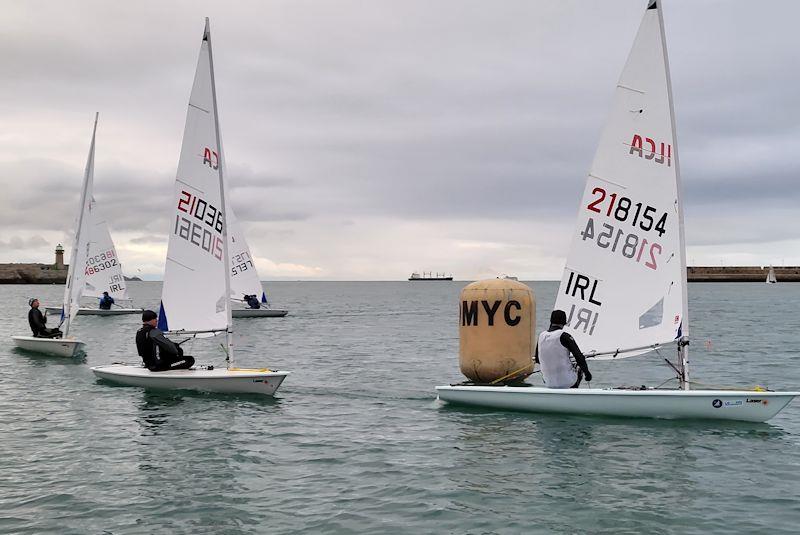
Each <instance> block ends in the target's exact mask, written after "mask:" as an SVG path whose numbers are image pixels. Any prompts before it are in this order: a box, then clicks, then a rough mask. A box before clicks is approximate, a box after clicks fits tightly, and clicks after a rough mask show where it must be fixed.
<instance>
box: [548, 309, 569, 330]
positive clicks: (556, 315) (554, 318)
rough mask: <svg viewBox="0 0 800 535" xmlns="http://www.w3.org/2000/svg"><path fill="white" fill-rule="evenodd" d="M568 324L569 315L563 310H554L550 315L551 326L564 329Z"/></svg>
mask: <svg viewBox="0 0 800 535" xmlns="http://www.w3.org/2000/svg"><path fill="white" fill-rule="evenodd" d="M566 324H567V313H566V312H564V311H563V310H554V311H553V312H551V313H550V325H554V326H556V327H563V326H564V325H566Z"/></svg>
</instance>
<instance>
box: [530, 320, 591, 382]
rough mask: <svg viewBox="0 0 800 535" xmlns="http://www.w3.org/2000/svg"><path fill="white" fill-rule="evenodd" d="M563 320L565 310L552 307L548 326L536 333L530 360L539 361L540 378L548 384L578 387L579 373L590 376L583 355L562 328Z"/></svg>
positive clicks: (580, 377) (588, 379) (564, 321)
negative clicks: (543, 330) (535, 342)
mask: <svg viewBox="0 0 800 535" xmlns="http://www.w3.org/2000/svg"><path fill="white" fill-rule="evenodd" d="M566 323H567V314H566V313H565V312H564V311H563V310H554V311H553V312H552V314H550V328H549V329H547V331H546V332H543V333H542V334H540V335H539V343H538V344H537V346H536V353H535V355H534V360H535V361H536V362H538V363H539V364H540V365H541V368H542V379H543V380H544V384H545V386H546V387H548V388H578V385H580V384H581V379H583V377H586V380H587V381H591V380H592V374H591V373H590V372H589V366H587V365H586V358H585V357H584V356H583V353H581V350H580V348H579V347H578V344H577V343H575V339H574V338H573V337H572V336H571V335H570V334H569V333H566V332H564V325H566ZM570 353H572V356H573V357H574V358H575V360H574V361H573V360H572V359H571V358H570ZM576 363H577V364H576Z"/></svg>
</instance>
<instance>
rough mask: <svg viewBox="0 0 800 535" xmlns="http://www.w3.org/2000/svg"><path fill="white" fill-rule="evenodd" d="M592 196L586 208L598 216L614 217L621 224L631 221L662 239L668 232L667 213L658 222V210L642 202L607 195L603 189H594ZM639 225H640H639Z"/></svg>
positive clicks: (613, 194)
mask: <svg viewBox="0 0 800 535" xmlns="http://www.w3.org/2000/svg"><path fill="white" fill-rule="evenodd" d="M592 196H593V197H595V198H594V200H592V202H590V203H589V204H588V205H587V206H586V208H587V209H588V210H589V211H591V212H595V213H598V214H603V213H604V214H605V215H606V216H608V217H612V216H613V217H614V219H616V220H617V221H619V222H620V223H624V222H626V221H629V220H630V223H631V226H633V227H638V228H640V229H642V230H644V231H645V232H649V231H651V230H654V231H656V232H658V236H659V237H661V236H663V235H664V233H665V232H666V231H667V229H666V225H667V213H666V212H663V213H662V214H661V217H659V219H658V221H656V216H658V214H657V213H656V209H655V208H653V207H652V206H647V205H644V204H642V203H640V202H637V203H634V202H633V201H632V200H630V199H629V198H628V197H620V196H619V195H617V194H616V193H611V194H607V193H606V190H604V189H603V188H594V189H593V190H592ZM637 223H638V225H637Z"/></svg>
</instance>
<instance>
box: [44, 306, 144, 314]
mask: <svg viewBox="0 0 800 535" xmlns="http://www.w3.org/2000/svg"><path fill="white" fill-rule="evenodd" d="M46 310H47V313H48V314H61V307H46ZM142 312H144V310H143V309H141V308H112V309H110V310H102V309H100V308H79V309H78V316H123V315H125V314H141V313H142Z"/></svg>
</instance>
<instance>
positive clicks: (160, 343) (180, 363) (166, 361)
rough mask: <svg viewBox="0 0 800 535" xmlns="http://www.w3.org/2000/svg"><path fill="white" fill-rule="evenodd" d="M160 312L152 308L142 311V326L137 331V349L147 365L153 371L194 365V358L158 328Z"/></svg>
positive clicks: (183, 368)
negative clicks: (184, 352) (157, 312)
mask: <svg viewBox="0 0 800 535" xmlns="http://www.w3.org/2000/svg"><path fill="white" fill-rule="evenodd" d="M157 323H158V314H156V313H155V312H153V311H152V310H145V311H144V312H143V313H142V328H141V329H139V330H138V331H137V332H136V349H137V351H138V352H139V356H140V357H142V361H143V362H144V365H145V367H146V368H147V369H148V370H150V371H151V372H163V371H167V370H185V369H188V368H191V367H192V366H194V358H193V357H190V356H189V355H184V354H183V349H181V347H180V346H179V345H177V344H176V343H175V342H173V341H171V340H168V339H167V338H166V337H165V336H164V333H163V332H161V331H160V330H159V329H158V328H156V324H157Z"/></svg>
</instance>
